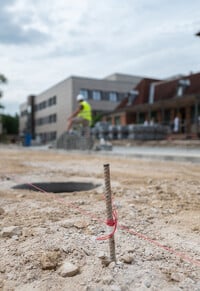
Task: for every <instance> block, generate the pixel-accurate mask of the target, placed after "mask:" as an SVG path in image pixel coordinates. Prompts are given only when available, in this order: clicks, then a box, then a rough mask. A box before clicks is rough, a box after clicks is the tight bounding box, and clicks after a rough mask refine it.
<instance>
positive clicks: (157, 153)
mask: <svg viewBox="0 0 200 291" xmlns="http://www.w3.org/2000/svg"><path fill="white" fill-rule="evenodd" d="M110 154H112V155H123V156H129V157H135V158H149V159H158V160H168V161H170V160H171V161H184V162H192V163H200V148H199V149H198V148H182V147H158V146H154V147H151V146H130V147H125V146H113V150H112V152H110Z"/></svg>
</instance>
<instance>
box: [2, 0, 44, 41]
mask: <svg viewBox="0 0 200 291" xmlns="http://www.w3.org/2000/svg"><path fill="white" fill-rule="evenodd" d="M12 3H14V1H12V0H10V1H7V3H6V5H2V7H1V10H0V21H1V25H0V43H1V44H8V45H9V44H16V45H19V44H34V43H39V42H43V41H45V40H47V39H48V35H47V34H45V33H42V32H40V31H38V30H36V29H32V28H30V29H27V30H26V31H25V30H23V28H22V26H21V25H20V23H18V24H16V23H14V22H13V20H12V14H10V13H9V12H8V11H6V7H7V4H12ZM25 19H27V18H26V17H25V18H24V20H25Z"/></svg>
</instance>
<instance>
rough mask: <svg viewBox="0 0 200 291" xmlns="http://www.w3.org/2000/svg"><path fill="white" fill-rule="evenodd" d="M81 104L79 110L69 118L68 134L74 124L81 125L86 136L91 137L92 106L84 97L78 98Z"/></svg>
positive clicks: (79, 96)
mask: <svg viewBox="0 0 200 291" xmlns="http://www.w3.org/2000/svg"><path fill="white" fill-rule="evenodd" d="M76 100H77V102H78V103H79V106H78V108H77V109H76V110H75V111H74V112H73V113H72V114H71V115H70V116H69V117H68V125H67V132H69V131H70V129H71V128H72V126H73V125H74V124H81V125H82V127H83V131H84V134H85V135H86V136H89V128H90V125H91V123H92V110H91V106H90V104H89V103H88V102H87V101H85V100H84V97H83V95H81V94H79V95H78V96H77V97H76Z"/></svg>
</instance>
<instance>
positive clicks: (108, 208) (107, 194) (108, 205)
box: [104, 164, 116, 261]
mask: <svg viewBox="0 0 200 291" xmlns="http://www.w3.org/2000/svg"><path fill="white" fill-rule="evenodd" d="M104 179H105V197H106V212H107V220H108V221H113V215H112V198H111V187H110V168H109V164H105V165H104ZM109 247H110V260H111V261H116V256H115V238H114V234H113V236H112V237H110V238H109Z"/></svg>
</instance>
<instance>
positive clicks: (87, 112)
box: [78, 101, 92, 125]
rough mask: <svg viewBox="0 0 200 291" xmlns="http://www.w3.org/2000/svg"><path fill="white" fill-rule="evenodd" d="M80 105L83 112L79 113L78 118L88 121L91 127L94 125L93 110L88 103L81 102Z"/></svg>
mask: <svg viewBox="0 0 200 291" xmlns="http://www.w3.org/2000/svg"><path fill="white" fill-rule="evenodd" d="M80 104H81V105H82V110H81V111H80V112H79V114H78V117H82V118H84V119H86V120H89V122H90V125H91V123H92V109H91V106H90V104H89V103H88V102H86V101H81V102H80Z"/></svg>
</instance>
